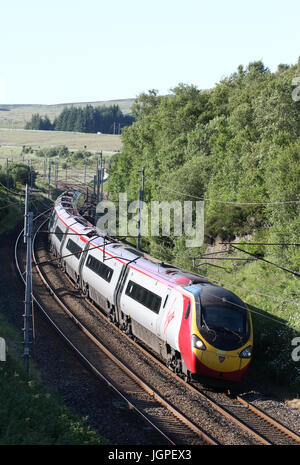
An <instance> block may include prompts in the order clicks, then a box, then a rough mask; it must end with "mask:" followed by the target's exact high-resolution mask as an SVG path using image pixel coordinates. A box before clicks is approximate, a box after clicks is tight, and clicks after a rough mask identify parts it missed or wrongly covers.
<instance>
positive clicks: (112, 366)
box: [15, 220, 217, 445]
mask: <svg viewBox="0 0 300 465" xmlns="http://www.w3.org/2000/svg"><path fill="white" fill-rule="evenodd" d="M46 221H47V220H46ZM44 223H45V221H44V222H43V223H42V224H41V225H40V226H39V227H41V226H42V225H43V224H44ZM22 234H23V231H21V233H20V235H19V236H18V238H17V241H16V245H15V260H16V265H17V268H18V271H19V274H20V276H21V278H22V280H23V281H24V276H23V274H24V273H23V271H22V269H21V265H20V263H19V259H18V246H19V243H20V238H21V237H22ZM36 234H37V233H35V236H34V239H33V263H34V264H35V270H36V273H38V274H39V277H40V279H41V281H42V283H43V286H44V288H46V289H47V291H46V292H50V294H51V295H52V297H53V299H54V300H55V303H56V305H52V308H51V309H49V308H48V306H47V308H45V305H42V304H41V302H40V300H41V297H42V293H40V290H41V289H39V292H38V294H39V297H36V296H35V295H33V299H34V302H35V304H36V305H37V306H38V307H39V309H40V311H42V313H43V314H44V316H46V318H47V320H48V321H49V322H50V323H51V325H52V326H53V327H54V328H55V329H56V331H57V332H58V333H59V334H60V336H61V337H62V338H63V339H64V340H65V341H66V342H67V343H68V344H69V345H70V346H71V347H72V349H73V350H74V351H75V352H76V354H77V355H78V356H79V357H80V358H81V360H82V361H83V362H84V363H85V364H86V365H87V366H88V367H89V368H90V369H91V370H92V371H93V373H94V374H96V376H98V377H99V378H100V379H101V380H102V381H104V382H105V383H106V384H107V385H108V386H109V387H110V388H112V389H113V390H114V391H115V393H117V395H118V396H119V397H120V401H121V402H124V403H126V404H127V405H128V406H129V408H131V409H133V410H134V411H135V412H136V413H137V414H138V415H139V416H140V417H142V418H143V420H144V421H146V422H147V423H148V424H149V425H150V426H151V427H152V428H154V429H155V430H156V431H157V432H158V433H159V434H160V435H161V437H162V438H163V441H164V443H165V444H171V445H181V444H190V445H198V444H206V445H207V444H210V445H215V444H217V442H216V441H215V440H214V439H213V438H212V437H211V436H209V435H208V434H206V433H205V431H204V430H202V429H201V428H200V427H199V426H197V425H195V424H194V423H193V422H192V421H191V420H190V419H188V418H187V417H185V416H184V415H183V414H182V413H180V412H179V411H178V409H176V408H174V407H173V406H172V405H171V403H170V402H168V401H167V400H165V399H164V398H163V397H162V396H161V395H160V394H159V393H157V392H155V391H154V390H153V389H152V388H151V387H150V386H149V385H147V383H145V382H144V381H143V380H142V379H141V378H140V377H138V376H137V375H136V374H135V373H134V372H133V371H132V370H130V369H129V368H128V367H127V366H125V365H124V364H123V363H122V362H121V361H120V360H118V358H117V357H116V356H115V355H114V354H112V353H111V352H110V351H109V350H108V349H107V348H106V347H105V346H104V345H103V344H102V343H101V342H100V341H99V340H98V339H97V338H96V337H95V336H94V335H93V334H92V333H91V332H90V331H89V330H88V329H87V328H86V327H85V326H84V325H83V324H82V323H81V322H80V321H79V320H78V319H77V318H76V316H75V315H74V313H73V312H72V310H71V308H70V307H68V306H66V305H65V303H63V301H62V300H61V299H60V298H59V297H58V295H57V293H56V292H55V290H54V289H53V288H52V287H51V285H50V283H49V281H48V279H47V278H46V276H45V273H43V272H42V270H41V268H40V267H39V266H38V265H37V260H36V256H35V251H34V244H35V239H36ZM79 330H80V331H79Z"/></svg>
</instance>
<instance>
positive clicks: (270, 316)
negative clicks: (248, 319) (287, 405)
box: [200, 255, 300, 396]
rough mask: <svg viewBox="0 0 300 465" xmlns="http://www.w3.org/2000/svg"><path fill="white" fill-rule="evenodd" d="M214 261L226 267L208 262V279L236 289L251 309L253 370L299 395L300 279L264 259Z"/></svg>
mask: <svg viewBox="0 0 300 465" xmlns="http://www.w3.org/2000/svg"><path fill="white" fill-rule="evenodd" d="M232 256H234V255H232ZM211 262H212V264H216V265H219V266H220V265H221V266H223V267H225V268H226V271H224V270H220V269H218V268H213V269H212V268H211V267H208V266H207V267H206V270H207V272H206V273H205V274H206V276H207V277H208V279H211V281H212V282H214V283H215V284H219V285H222V286H224V287H225V288H227V289H229V290H231V291H232V292H234V293H236V294H237V295H238V296H239V297H241V298H242V299H243V300H244V301H245V302H246V303H247V305H248V308H249V309H250V311H251V314H252V320H253V326H254V356H253V360H252V363H251V367H250V372H249V373H251V375H252V377H253V378H254V379H256V380H257V381H262V382H264V383H265V384H266V383H269V384H270V385H271V386H272V388H274V389H275V388H276V390H277V391H278V392H281V393H284V395H290V396H295V395H298V394H299V392H300V363H299V362H296V361H294V360H293V359H292V351H293V349H294V348H295V347H294V346H293V345H292V341H293V339H294V338H295V337H299V336H300V307H299V305H297V304H296V302H299V281H298V279H297V278H296V277H294V276H292V275H291V274H288V273H286V272H284V271H283V270H280V269H277V268H274V267H273V266H271V265H269V264H267V263H264V262H261V261H252V262H247V263H246V264H245V263H242V262H236V263H237V264H234V265H233V264H232V262H231V263H229V262H222V263H220V262H219V261H218V262H217V261H215V262H214V261H213V260H212V261H211ZM203 271H204V268H202V267H201V272H200V273H201V274H203ZM262 294H265V295H262ZM289 301H291V302H289ZM293 302H294V303H293Z"/></svg>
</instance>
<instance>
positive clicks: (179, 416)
mask: <svg viewBox="0 0 300 465" xmlns="http://www.w3.org/2000/svg"><path fill="white" fill-rule="evenodd" d="M36 219H37V218H36ZM46 221H48V220H45V221H44V222H43V223H42V224H41V225H40V226H39V227H41V226H43V225H44V223H46ZM37 232H38V231H36V233H35V235H34V239H33V259H34V262H35V264H36V258H35V252H34V243H35V239H36V235H37ZM22 234H23V230H22V231H21V232H20V234H19V236H18V238H17V241H16V245H15V261H16V265H17V268H18V271H19V274H20V276H21V278H22V280H23V282H25V280H24V276H23V273H22V272H21V269H20V266H19V263H18V258H17V247H18V242H19V239H20V237H21V236H22ZM35 269H36V270H37V272H38V274H39V276H40V279H41V280H42V282H43V284H44V285H45V286H46V287H47V289H48V290H49V292H50V294H51V295H52V297H53V298H54V299H55V300H56V302H57V303H58V304H59V305H60V306H61V308H62V309H63V310H64V311H65V313H66V314H67V315H68V316H69V318H70V319H71V320H72V321H73V322H74V323H75V324H76V325H77V327H78V328H79V329H80V330H81V331H82V332H83V333H84V334H85V335H86V336H87V337H88V338H89V339H90V340H91V341H92V342H93V343H94V344H95V345H96V346H97V347H98V348H99V349H100V350H101V351H102V352H103V353H104V354H105V355H106V356H107V357H108V358H109V359H110V360H112V361H113V362H114V363H115V364H116V365H118V366H119V367H120V368H121V369H122V370H123V371H124V372H125V373H126V374H127V376H129V377H130V378H131V379H133V380H134V381H135V382H136V383H137V384H138V385H139V386H140V387H141V388H142V389H143V390H144V391H146V392H147V393H148V394H149V395H150V396H152V397H153V398H154V399H155V400H156V401H157V402H159V403H160V404H161V405H162V406H164V407H165V408H167V409H168V411H169V412H171V413H172V414H173V415H174V416H175V417H176V418H177V419H178V420H179V421H180V422H181V423H183V424H184V425H185V426H187V427H188V428H189V429H190V430H191V431H193V432H194V433H196V434H197V435H198V436H200V437H201V438H202V439H203V440H204V441H205V442H206V443H207V444H210V445H217V444H218V443H217V442H216V441H215V440H214V439H213V438H212V437H210V436H209V435H208V434H206V433H205V432H204V431H203V430H201V429H200V428H199V427H198V426H196V425H195V424H194V423H192V422H191V421H190V420H189V419H188V418H187V417H185V416H184V415H183V414H181V413H180V412H179V411H178V410H176V409H175V408H174V407H173V406H172V405H170V404H169V403H168V402H167V401H166V400H165V399H163V398H162V397H161V396H160V395H159V394H158V393H157V392H156V391H154V390H153V389H152V388H151V387H149V386H148V385H147V384H146V383H144V382H143V381H142V380H141V379H140V378H139V377H138V376H137V375H135V373H133V372H132V371H131V370H130V369H129V368H128V367H126V366H125V365H124V364H123V363H122V362H121V361H119V360H118V359H117V358H116V357H115V356H114V355H113V354H112V353H111V352H110V351H109V350H108V349H107V348H106V347H105V346H104V345H103V344H102V343H101V342H100V341H99V340H98V339H97V338H95V336H93V335H92V333H90V331H88V329H87V328H85V326H84V325H82V324H81V323H80V321H79V320H78V319H77V318H76V317H75V316H74V315H73V313H72V312H71V310H70V309H68V308H67V306H66V305H65V304H64V303H63V302H62V301H61V300H60V299H59V297H58V296H57V295H56V293H55V292H54V290H53V289H52V287H51V286H50V284H49V283H48V282H47V280H46V279H45V277H44V276H43V274H42V272H41V270H40V268H39V266H38V265H37V264H36V266H35ZM32 298H33V300H34V301H35V303H36V304H37V305H38V307H39V308H40V310H41V311H42V313H43V314H44V315H45V316H46V317H47V319H48V321H49V322H50V323H51V324H52V326H53V327H54V328H55V329H56V330H57V332H58V333H59V334H60V335H61V336H62V337H63V338H64V340H65V341H66V342H67V343H68V344H69V345H70V346H71V347H72V348H73V350H74V351H75V352H76V354H77V355H78V356H79V357H80V358H81V359H82V360H83V361H84V362H85V364H86V365H87V366H88V367H89V368H90V369H91V370H92V371H93V372H94V373H95V374H96V375H97V376H98V377H100V378H101V379H102V380H103V381H104V382H106V383H107V384H108V385H109V386H110V387H111V388H112V389H113V390H114V391H115V392H116V393H117V394H118V395H119V396H120V397H121V398H122V399H123V400H124V401H125V402H127V404H128V405H129V406H130V408H132V409H133V410H135V411H136V413H138V414H139V415H140V416H141V417H142V418H143V419H144V420H145V421H147V422H148V423H149V424H150V425H151V426H152V427H153V428H154V429H155V430H156V431H158V432H159V433H160V434H161V435H162V436H163V437H164V438H165V439H166V440H167V441H168V442H169V443H170V444H172V445H175V442H174V441H173V440H172V439H171V438H170V437H169V436H168V435H166V434H165V432H164V431H162V430H161V429H160V428H159V427H158V426H157V425H155V423H153V422H152V421H151V420H150V419H149V418H148V417H147V416H146V415H145V414H144V413H143V412H142V411H141V410H140V409H139V408H138V407H136V405H134V404H133V403H132V402H131V401H130V400H129V399H127V398H126V397H125V396H124V394H123V393H121V392H120V391H119V390H118V388H117V387H116V386H114V384H113V383H112V382H111V381H109V380H108V379H107V378H106V377H105V376H104V375H103V374H102V373H100V372H99V370H97V368H95V366H94V365H93V364H92V363H91V362H90V361H89V360H88V359H87V358H86V357H85V355H84V354H83V353H82V352H81V351H80V350H79V349H78V348H77V347H76V346H75V345H74V344H73V343H72V341H71V340H70V339H69V338H68V337H67V336H66V335H65V334H64V332H63V331H62V330H61V329H60V328H59V327H58V326H57V325H56V323H55V322H54V321H53V320H52V319H51V317H50V316H49V314H48V312H47V310H46V309H45V308H44V307H43V306H42V305H41V304H40V302H39V301H38V300H37V299H36V297H35V296H34V295H33V296H32Z"/></svg>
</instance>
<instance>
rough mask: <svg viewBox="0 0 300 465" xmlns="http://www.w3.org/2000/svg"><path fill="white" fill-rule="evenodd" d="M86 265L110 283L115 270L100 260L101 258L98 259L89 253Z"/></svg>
mask: <svg viewBox="0 0 300 465" xmlns="http://www.w3.org/2000/svg"><path fill="white" fill-rule="evenodd" d="M86 266H87V268H89V269H90V270H92V271H93V272H94V273H96V274H97V275H98V276H100V278H102V279H105V281H107V282H108V283H109V282H110V280H111V278H112V275H113V270H112V269H111V268H110V267H109V266H107V265H105V264H104V263H102V262H100V260H97V259H96V258H95V257H93V256H92V255H89V257H88V259H87V262H86Z"/></svg>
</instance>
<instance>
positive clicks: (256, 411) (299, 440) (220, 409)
mask: <svg viewBox="0 0 300 465" xmlns="http://www.w3.org/2000/svg"><path fill="white" fill-rule="evenodd" d="M66 278H67V279H68V280H69V282H70V283H71V284H72V285H73V284H74V283H73V282H72V280H71V279H70V278H69V277H68V276H67V275H66ZM85 301H86V302H87V303H88V304H89V305H90V306H91V307H92V308H93V309H94V310H95V311H96V312H97V314H99V316H101V317H102V318H104V319H105V321H107V322H108V323H109V324H110V325H111V326H112V328H114V329H115V330H116V331H117V332H119V333H121V334H122V335H123V336H124V337H126V338H127V340H128V342H129V343H130V344H132V345H133V346H135V347H136V348H138V349H139V350H140V351H141V352H142V353H143V354H144V355H146V356H147V357H149V358H150V359H151V360H152V361H154V362H155V363H156V364H157V365H159V367H160V368H161V369H163V370H164V371H167V372H168V373H169V374H170V375H171V376H172V377H173V378H174V379H176V380H177V381H179V382H181V383H182V384H184V385H185V386H186V387H187V389H189V390H190V391H192V392H193V393H196V394H197V395H199V396H200V397H201V398H202V399H203V400H205V401H207V402H208V403H209V404H210V405H211V406H212V407H213V408H214V409H215V410H216V411H217V412H219V413H220V414H221V415H222V416H225V417H226V418H227V419H228V420H230V421H232V422H233V423H235V424H236V425H237V426H238V427H240V428H242V429H243V430H244V431H245V432H247V433H249V434H250V435H252V436H253V437H254V438H255V439H257V440H258V441H259V442H260V443H262V444H264V445H272V444H273V443H272V442H271V441H269V440H268V439H266V438H265V437H264V436H263V435H261V434H259V433H257V432H256V431H255V430H254V429H253V428H252V427H251V426H249V425H247V424H246V423H245V422H244V421H243V420H240V419H239V418H238V417H237V416H235V415H232V414H231V413H230V412H229V411H228V410H226V408H224V407H223V406H222V404H220V403H218V402H216V401H215V400H213V399H212V398H211V397H210V396H209V395H208V394H206V393H204V392H203V391H201V390H200V389H199V388H197V387H195V386H193V385H192V384H189V383H187V382H186V381H184V380H183V379H182V378H180V377H179V376H178V375H177V374H175V373H173V372H172V371H170V369H169V368H167V367H166V365H165V364H164V363H162V362H161V361H160V360H159V359H158V358H157V357H156V356H155V355H153V354H152V353H151V352H149V350H147V349H145V348H144V347H143V346H141V345H140V344H138V343H136V342H135V341H134V340H133V339H131V338H130V337H129V336H128V335H127V334H125V333H124V332H123V331H121V330H120V329H119V328H118V327H117V326H115V325H114V324H113V323H112V322H111V321H110V320H109V319H108V318H107V316H106V315H104V314H103V312H102V311H100V310H99V309H98V307H97V306H96V305H95V304H94V303H93V302H91V301H90V300H89V299H88V298H85ZM235 399H236V400H237V401H238V402H239V403H240V404H242V405H243V406H244V407H247V408H248V409H249V410H250V411H251V412H253V413H254V414H255V415H257V416H258V417H260V418H261V419H263V420H264V421H266V422H267V423H268V424H270V425H271V426H273V427H274V428H277V429H278V430H280V431H281V432H282V433H284V434H285V435H286V436H288V437H290V438H291V439H293V440H294V441H296V442H297V443H299V444H300V436H298V435H297V434H296V433H294V432H293V431H292V430H290V429H289V428H288V427H286V426H284V425H283V424H282V423H280V422H279V421H278V420H275V419H273V418H272V417H270V416H269V415H267V414H266V413H264V412H263V411H262V410H260V409H258V408H257V407H255V406H253V405H252V404H251V403H249V402H247V401H246V400H245V399H242V398H241V397H240V396H236V397H235Z"/></svg>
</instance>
